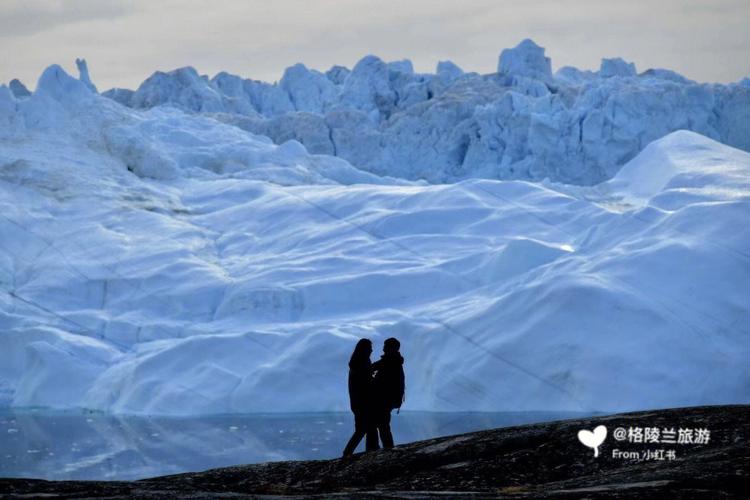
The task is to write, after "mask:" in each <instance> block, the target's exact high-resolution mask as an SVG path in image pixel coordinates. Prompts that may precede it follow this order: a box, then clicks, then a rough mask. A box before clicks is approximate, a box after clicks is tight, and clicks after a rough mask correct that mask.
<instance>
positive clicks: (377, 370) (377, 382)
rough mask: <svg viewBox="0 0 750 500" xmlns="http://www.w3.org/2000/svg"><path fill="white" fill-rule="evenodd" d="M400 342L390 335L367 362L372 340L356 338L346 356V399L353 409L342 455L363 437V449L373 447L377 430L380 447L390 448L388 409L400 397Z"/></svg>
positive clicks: (399, 400)
mask: <svg viewBox="0 0 750 500" xmlns="http://www.w3.org/2000/svg"><path fill="white" fill-rule="evenodd" d="M400 347H401V344H400V343H399V341H398V340H396V339H394V338H390V339H387V340H386V341H385V342H384V343H383V355H382V356H381V357H380V360H378V361H376V362H374V363H370V354H372V342H370V341H369V340H368V339H361V340H360V341H359V342H357V345H356V347H355V348H354V352H353V353H352V357H351V359H350V360H349V401H350V403H351V408H352V412H353V413H354V434H352V437H351V439H349V442H348V443H347V444H346V448H344V456H345V457H346V456H348V455H351V454H352V453H354V449H355V448H357V445H358V444H359V442H360V441H362V438H363V437H366V440H365V448H366V450H367V451H372V450H377V449H379V448H380V446H379V445H378V434H380V441H382V443H383V448H393V434H391V410H393V409H396V408H399V409H400V408H401V404H402V403H403V401H404V388H405V384H404V366H403V365H404V358H403V357H402V356H401V354H400V353H399V352H398V350H399V348H400Z"/></svg>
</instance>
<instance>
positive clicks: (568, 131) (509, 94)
mask: <svg viewBox="0 0 750 500" xmlns="http://www.w3.org/2000/svg"><path fill="white" fill-rule="evenodd" d="M544 52H545V51H544V49H543V48H542V47H539V46H538V45H536V44H535V43H534V42H533V41H531V40H524V41H522V42H521V43H520V44H519V45H518V46H516V47H515V48H512V49H505V50H503V51H502V53H501V55H500V58H499V61H498V71H497V73H494V74H489V75H478V74H475V73H468V74H465V73H464V72H463V71H461V69H460V68H458V67H457V66H456V65H455V64H453V63H451V62H449V61H444V62H441V63H440V64H439V65H438V68H437V71H436V74H418V73H415V72H414V70H413V68H412V66H411V63H410V62H408V61H400V62H394V63H386V62H384V61H382V60H380V59H379V58H377V57H375V56H367V57H365V58H363V59H362V60H361V61H359V62H358V63H357V64H356V65H355V67H354V68H353V69H352V70H351V71H350V70H348V69H346V68H343V67H340V66H336V67H334V68H332V69H331V70H329V71H328V72H326V73H321V72H318V71H315V70H311V69H308V68H307V67H305V66H304V65H302V64H297V65H295V66H292V67H290V68H288V69H287V70H286V71H285V72H284V75H283V77H282V79H281V81H279V82H278V83H276V84H269V83H264V82H258V81H254V80H248V79H243V78H241V77H239V76H235V75H230V74H228V73H219V74H218V75H216V76H214V77H213V78H210V79H209V78H208V77H205V76H204V77H201V76H199V75H198V74H197V72H196V71H195V70H193V69H192V68H182V69H178V70H175V71H172V72H169V73H161V72H158V73H155V74H154V75H153V76H151V77H150V78H149V79H147V80H146V81H145V82H143V84H142V85H141V86H140V87H139V88H138V89H137V90H136V91H134V92H131V91H124V90H122V89H113V90H111V91H108V92H105V93H104V95H106V96H109V97H111V98H113V99H115V100H117V101H118V102H120V103H123V104H126V105H128V106H131V107H134V108H139V109H142V108H151V107H154V106H158V105H165V104H166V105H170V106H174V107H178V108H180V109H183V110H185V111H189V112H192V113H211V114H213V115H214V116H215V117H217V118H218V119H220V120H223V121H225V122H227V123H230V124H233V125H236V126H238V127H241V128H243V129H245V130H248V131H251V132H253V133H256V134H261V135H265V136H268V137H270V138H271V139H272V140H273V141H274V142H275V143H282V142H284V141H287V140H290V139H294V140H297V141H298V142H300V143H301V144H303V145H304V146H305V147H306V148H307V149H308V151H310V152H311V153H319V154H330V155H335V156H338V157H340V158H343V159H345V160H347V161H349V162H350V163H351V164H353V165H354V166H356V167H357V168H360V169H363V170H367V171H370V172H373V173H376V174H385V175H389V176H394V177H401V178H406V179H425V180H427V181H429V182H432V183H441V182H454V181H457V180H461V179H468V178H489V179H526V180H541V179H544V178H549V179H551V180H553V181H559V182H565V183H573V184H582V185H589V184H595V183H597V182H601V181H603V180H606V179H609V178H611V177H612V176H613V175H614V174H615V173H616V172H617V171H618V170H619V168H620V167H621V166H622V165H623V164H624V163H626V162H627V161H628V160H630V159H631V158H633V157H634V156H635V155H636V154H637V153H638V152H640V151H642V150H643V148H644V147H645V146H646V145H647V144H648V143H650V142H651V141H653V140H656V139H658V138H660V137H663V136H664V135H666V134H668V133H670V132H673V131H675V130H681V129H686V130H692V131H695V132H698V133H700V134H702V135H705V136H707V137H710V138H712V139H715V140H717V141H720V142H723V143H725V144H728V145H730V146H734V147H737V148H740V149H744V150H750V87H748V85H743V84H742V83H738V84H729V85H718V84H700V83H696V82H692V81H690V80H688V79H686V78H684V77H682V76H681V75H678V74H677V73H674V72H672V71H669V70H663V69H649V70H646V71H645V72H643V73H641V74H637V73H636V68H635V66H634V65H633V64H632V63H628V62H626V61H623V60H622V59H620V58H614V59H604V60H603V61H602V64H601V68H600V69H599V71H596V72H592V71H580V70H578V69H576V68H570V67H566V68H561V69H560V70H559V71H558V72H557V73H555V74H553V73H552V69H551V61H550V59H549V58H548V57H546V56H545V53H544Z"/></svg>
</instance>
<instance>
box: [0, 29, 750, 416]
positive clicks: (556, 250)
mask: <svg viewBox="0 0 750 500" xmlns="http://www.w3.org/2000/svg"><path fill="white" fill-rule="evenodd" d="M79 69H81V78H79V79H76V78H74V77H72V76H70V75H68V74H67V73H66V72H65V71H64V70H63V69H62V68H61V67H59V66H57V65H53V66H50V67H49V68H47V69H46V70H45V71H44V73H43V74H42V75H41V77H40V79H39V82H38V84H37V86H36V89H35V90H34V92H30V93H24V92H22V91H21V89H22V87H23V85H22V84H20V82H19V83H18V84H16V85H13V87H8V86H5V85H2V86H0V406H13V407H50V408H72V407H78V408H89V409H96V410H102V411H107V412H112V413H133V414H165V415H186V414H191V415H192V414H220V413H243V412H294V411H338V410H347V409H348V400H347V397H346V390H347V388H346V371H347V367H346V363H347V360H348V357H349V355H350V353H351V350H352V347H353V345H354V344H355V343H356V341H357V339H359V338H360V337H368V338H371V339H372V340H373V341H374V343H375V344H376V346H378V345H380V343H381V342H382V340H384V339H385V338H388V337H390V336H396V337H398V338H399V339H400V340H401V342H402V352H403V354H404V356H405V358H406V364H405V369H406V377H407V402H406V405H405V407H404V409H409V410H430V411H503V410H514V411H523V410H541V409H544V410H560V411H568V410H573V411H622V410H633V409H642V408H657V407H674V406H685V405H698V404H724V403H748V402H750V368H748V364H747V359H748V355H750V336H749V334H750V330H749V326H748V325H750V305H749V303H748V300H747V297H748V296H750V294H749V293H748V292H750V286H749V285H748V283H750V233H748V232H747V231H745V230H744V227H745V225H746V222H747V220H748V215H750V154H748V153H747V152H746V151H743V150H742V149H743V148H744V149H747V145H748V144H747V143H746V142H745V143H743V142H742V141H747V140H748V133H747V132H748V127H747V122H746V121H744V120H746V118H747V116H748V114H747V113H748V111H747V110H748V109H750V107H749V104H748V103H749V101H748V99H747V95H748V94H747V92H748V86H747V85H745V84H744V83H740V84H732V85H726V86H724V85H714V86H710V85H709V86H707V85H698V84H694V83H692V82H689V81H682V80H681V79H680V78H681V77H679V75H673V74H672V73H670V72H666V71H665V72H664V73H662V72H658V71H657V72H654V73H653V74H641V75H634V74H633V72H634V68H633V67H632V66H631V65H630V64H628V63H626V62H624V61H615V60H613V61H609V62H607V63H606V64H603V67H602V70H603V72H604V74H589V73H584V72H580V71H578V70H574V69H566V70H565V71H562V70H560V71H558V72H557V73H556V74H552V73H551V71H550V64H549V61H548V59H547V58H546V57H545V56H544V52H543V50H542V49H541V48H539V47H537V46H536V45H535V44H533V42H528V43H526V42H523V43H522V44H521V45H519V47H517V48H516V49H511V50H510V51H509V52H504V53H503V54H502V55H501V57H500V60H499V62H498V69H499V70H500V72H499V73H498V74H496V75H490V76H486V75H485V76H480V75H476V74H470V73H468V74H467V73H464V72H463V71H462V70H461V69H460V68H458V67H457V66H456V65H455V64H453V63H449V62H444V63H441V64H440V66H439V70H438V73H437V75H435V76H429V77H428V76H424V75H417V74H414V73H413V70H412V69H411V64H410V63H408V61H399V62H397V63H388V64H386V63H383V62H382V61H381V60H379V59H378V58H376V57H372V56H371V57H367V58H365V59H363V60H362V61H360V62H359V63H358V64H357V65H356V66H355V67H354V68H353V69H352V70H348V69H346V68H343V67H337V68H334V69H332V70H330V71H329V72H327V73H320V72H317V71H314V70H308V69H307V68H306V67H304V66H302V65H297V66H293V67H292V68H290V69H289V70H287V72H286V73H285V77H284V78H285V79H282V82H280V83H279V84H277V85H269V84H263V83H260V82H252V81H248V80H241V79H239V78H238V77H233V76H232V75H227V74H222V75H217V77H215V78H214V79H210V80H209V79H207V78H204V77H202V76H200V75H198V73H197V72H196V71H195V70H192V69H182V70H178V71H176V72H172V73H169V74H157V75H155V77H152V79H153V80H152V79H149V81H150V83H149V81H147V82H144V85H142V86H141V88H139V89H138V90H137V91H135V92H128V91H125V90H121V91H118V92H115V93H112V92H109V93H105V94H107V95H108V96H109V97H106V96H104V95H100V94H97V93H96V91H95V89H96V88H95V86H94V85H93V83H91V80H90V77H89V75H88V68H87V67H86V66H85V63H83V62H81V63H79ZM84 70H85V71H84ZM600 73H601V72H600ZM84 74H85V76H84ZM561 74H564V78H565V80H566V82H567V83H561V82H562V79H563V76H561ZM218 82H221V83H218ZM544 89H546V93H545V90H544ZM430 93H431V95H430ZM632 100H635V101H632ZM633 102H639V103H643V105H644V106H645V107H642V108H639V107H638V106H635V107H634V106H633ZM408 103H411V104H408ZM576 103H577V104H576ZM732 103H734V104H732ZM123 104H125V105H123ZM568 105H570V107H568ZM718 107H720V108H721V109H722V111H721V112H717V109H718ZM298 108H304V109H298ZM584 109H585V110H586V114H585V117H583V118H582V117H581V116H578V115H577V113H581V112H583V110H584ZM644 113H648V116H649V119H647V120H646V119H645V118H644V116H646V115H644ZM575 116H578V118H575V119H574V117H575ZM467 120H468V122H467ZM568 120H574V121H575V123H579V122H578V121H576V120H581V123H579V125H580V128H579V129H575V128H574V129H570V130H568V129H564V130H565V132H564V133H561V132H563V129H561V128H559V127H563V126H564V127H567V125H564V124H565V123H568ZM301 123H304V124H305V125H304V127H305V129H304V130H305V134H303V135H304V137H301V136H300V135H299V134H297V132H296V131H295V127H296V126H298V125H299V124H301ZM461 123H467V124H466V125H461ZM472 123H473V124H474V125H469V124H472ZM480 123H481V127H479V128H478V129H477V130H480V129H481V130H486V131H487V132H488V134H489V135H481V138H477V136H471V137H473V138H472V139H471V140H469V142H468V143H467V144H466V151H465V152H464V153H465V154H464V153H461V154H458V155H454V156H452V155H453V154H454V153H455V149H454V146H455V144H456V143H455V142H453V139H455V138H456V137H455V134H459V135H461V134H463V133H464V132H463V131H466V130H470V129H472V127H475V126H479V124H480ZM331 124H334V125H336V126H332V125H331ZM687 125H691V126H689V127H688V126H687ZM482 127H484V128H482ZM564 127H563V128H564ZM673 127H684V128H691V129H693V130H694V131H691V130H676V131H673V130H671V129H672V128H673ZM493 131H494V132H493ZM697 132H700V134H699V133H697ZM482 134H484V132H482ZM492 134H500V135H496V136H492ZM590 134H598V135H596V137H595V138H594V136H592V135H590ZM274 135H276V137H275V138H274ZM269 136H270V137H271V138H269ZM279 137H283V138H284V139H283V141H282V140H280V139H279ZM308 137H309V138H310V139H308ZM332 137H333V138H334V139H333V140H332V142H329V143H326V138H328V141H331V138H332ZM420 137H421V139H420ZM491 137H494V139H493V140H495V141H496V142H494V143H493V142H492V141H491V140H490V138H491ZM501 137H505V138H506V139H507V141H506V140H504V139H503V140H502V141H501ZM580 137H583V138H584V139H585V140H583V142H580V143H576V141H577V140H578V139H579V138H580ZM313 139H314V140H313ZM558 139H560V140H570V141H572V143H571V144H570V148H568V146H566V145H565V144H562V145H560V144H558V143H557V142H555V141H556V140H558ZM717 139H718V140H720V141H721V142H724V143H726V144H722V143H721V142H719V141H717ZM457 140H458V139H457ZM310 141H312V142H310ZM587 141H589V142H587ZM459 142H460V140H459ZM573 143H576V144H573ZM326 144H328V145H326ZM399 144H400V145H399ZM490 144H494V145H495V146H493V147H495V149H490ZM554 144H557V146H554V147H555V148H556V147H558V146H559V147H561V148H562V149H554V150H553V149H549V148H553V145H554ZM586 144H589V145H590V147H589V146H586ZM732 145H733V146H736V147H732ZM587 147H588V149H587ZM318 148H320V149H318ZM326 148H328V149H326ZM409 148H410V149H409ZM452 148H453V149H452ZM482 148H484V149H482ZM321 150H323V151H321ZM491 151H492V154H490V152H491ZM531 151H533V154H532V153H530V152H531ZM321 152H322V154H321ZM558 154H559V155H562V156H559V157H557V156H556V155H558ZM371 155H372V156H371ZM493 155H494V156H493ZM514 155H515V156H514ZM529 155H531V156H529ZM459 157H461V158H462V162H461V163H460V164H458V163H456V162H453V163H451V161H452V160H450V159H451V158H454V159H455V160H456V161H458V158H459ZM504 158H517V159H519V160H518V161H515V160H513V159H511V160H504ZM467 159H468V160H467ZM417 160H419V161H417ZM449 160H450V161H449ZM467 161H468V163H467ZM508 162H509V163H508ZM519 162H521V163H523V162H525V163H523V164H524V165H525V167H523V168H520V167H519ZM540 162H541V163H540ZM620 163H622V165H621V164H620ZM602 165H604V166H602ZM553 166H554V169H553ZM506 167H507V169H506ZM513 168H516V169H517V170H513V171H511V169H513ZM422 174H424V175H422ZM506 174H508V175H506ZM447 180H450V181H451V182H450V183H440V182H438V181H447ZM563 181H565V182H563ZM375 354H377V353H375Z"/></svg>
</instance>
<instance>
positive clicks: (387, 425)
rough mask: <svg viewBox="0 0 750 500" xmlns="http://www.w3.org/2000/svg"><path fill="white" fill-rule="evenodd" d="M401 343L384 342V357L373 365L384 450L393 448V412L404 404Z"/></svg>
mask: <svg viewBox="0 0 750 500" xmlns="http://www.w3.org/2000/svg"><path fill="white" fill-rule="evenodd" d="M399 348H401V343H400V342H399V341H398V340H396V339H394V338H392V337H391V338H389V339H387V340H386V341H385V342H383V355H382V356H381V357H380V359H379V360H378V361H376V362H374V363H373V364H372V369H373V371H374V372H375V378H374V382H375V426H376V427H377V430H378V432H379V433H380V440H381V441H382V442H383V448H393V434H391V410H393V409H396V408H398V409H400V408H401V404H402V403H403V402H404V389H405V383H404V358H403V357H402V356H401V353H399V352H398V350H399Z"/></svg>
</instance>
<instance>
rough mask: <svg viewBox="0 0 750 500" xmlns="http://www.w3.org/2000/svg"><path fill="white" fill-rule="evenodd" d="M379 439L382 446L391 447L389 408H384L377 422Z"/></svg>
mask: <svg viewBox="0 0 750 500" xmlns="http://www.w3.org/2000/svg"><path fill="white" fill-rule="evenodd" d="M378 431H379V432H380V440H381V441H382V442H383V448H393V434H391V410H384V411H383V413H382V414H381V416H380V421H379V422H378Z"/></svg>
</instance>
